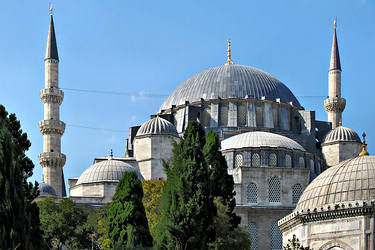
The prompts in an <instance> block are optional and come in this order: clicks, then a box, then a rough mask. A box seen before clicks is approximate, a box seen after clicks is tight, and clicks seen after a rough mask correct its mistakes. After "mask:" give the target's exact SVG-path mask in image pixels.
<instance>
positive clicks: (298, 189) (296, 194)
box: [292, 183, 302, 204]
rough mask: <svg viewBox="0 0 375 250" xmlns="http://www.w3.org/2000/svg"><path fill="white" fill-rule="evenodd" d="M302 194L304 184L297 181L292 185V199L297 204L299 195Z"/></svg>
mask: <svg viewBox="0 0 375 250" xmlns="http://www.w3.org/2000/svg"><path fill="white" fill-rule="evenodd" d="M301 194H302V186H301V184H299V183H297V184H296V185H294V186H293V187H292V200H293V204H297V202H298V200H299V197H300V196H301Z"/></svg>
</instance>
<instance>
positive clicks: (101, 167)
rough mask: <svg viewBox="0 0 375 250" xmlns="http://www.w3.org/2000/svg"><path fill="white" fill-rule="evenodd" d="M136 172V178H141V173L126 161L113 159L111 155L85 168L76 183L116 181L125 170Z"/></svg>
mask: <svg viewBox="0 0 375 250" xmlns="http://www.w3.org/2000/svg"><path fill="white" fill-rule="evenodd" d="M129 171H133V172H136V173H137V175H138V178H139V179H140V180H143V177H142V175H141V173H140V172H139V171H138V170H137V169H135V168H134V167H133V166H131V165H130V164H128V163H125V162H122V161H117V160H113V159H112V158H111V157H110V158H109V159H108V160H104V161H100V162H98V163H95V164H94V165H92V166H91V167H89V168H88V169H86V170H85V172H83V173H82V174H81V176H80V177H79V178H78V181H77V183H76V185H79V184H84V183H96V182H118V181H119V180H120V179H121V177H122V176H123V175H124V174H125V172H129Z"/></svg>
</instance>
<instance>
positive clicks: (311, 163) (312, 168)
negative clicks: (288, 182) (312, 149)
mask: <svg viewBox="0 0 375 250" xmlns="http://www.w3.org/2000/svg"><path fill="white" fill-rule="evenodd" d="M310 171H311V173H315V168H314V160H313V159H310Z"/></svg>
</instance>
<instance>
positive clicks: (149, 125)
mask: <svg viewBox="0 0 375 250" xmlns="http://www.w3.org/2000/svg"><path fill="white" fill-rule="evenodd" d="M142 135H172V136H176V137H178V133H177V130H176V127H175V126H174V125H173V124H172V123H171V122H169V121H167V120H165V119H163V118H161V117H159V116H156V117H154V118H152V119H151V120H149V121H147V122H145V123H143V125H142V126H141V127H140V128H139V129H138V132H137V135H136V136H142Z"/></svg>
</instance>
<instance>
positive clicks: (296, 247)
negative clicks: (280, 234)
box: [283, 234, 312, 250]
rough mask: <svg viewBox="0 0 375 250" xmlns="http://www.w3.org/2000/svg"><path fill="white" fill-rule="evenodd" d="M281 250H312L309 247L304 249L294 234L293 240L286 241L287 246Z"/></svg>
mask: <svg viewBox="0 0 375 250" xmlns="http://www.w3.org/2000/svg"><path fill="white" fill-rule="evenodd" d="M283 250H312V249H311V248H309V247H304V246H303V245H302V244H301V243H300V242H299V239H298V238H297V236H296V235H295V234H293V239H289V240H288V244H287V245H286V246H284V247H283Z"/></svg>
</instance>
